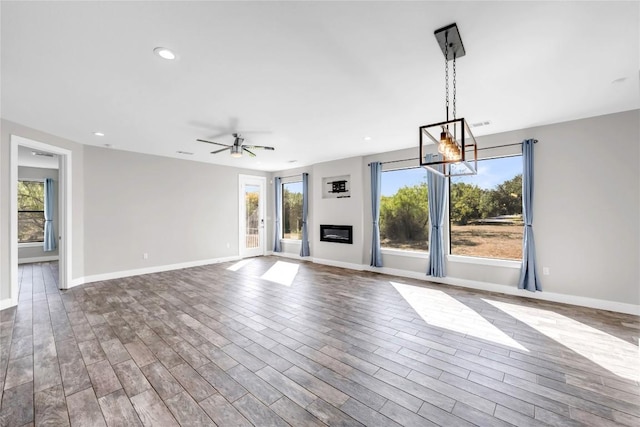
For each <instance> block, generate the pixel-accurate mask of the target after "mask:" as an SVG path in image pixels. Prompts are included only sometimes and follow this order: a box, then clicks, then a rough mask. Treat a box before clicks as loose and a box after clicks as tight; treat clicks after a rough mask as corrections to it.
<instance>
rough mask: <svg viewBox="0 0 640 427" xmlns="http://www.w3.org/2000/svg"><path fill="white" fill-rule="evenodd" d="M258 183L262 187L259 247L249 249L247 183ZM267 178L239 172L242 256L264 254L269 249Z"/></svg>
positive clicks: (259, 202)
mask: <svg viewBox="0 0 640 427" xmlns="http://www.w3.org/2000/svg"><path fill="white" fill-rule="evenodd" d="M247 184H250V185H257V186H259V187H260V196H259V198H258V209H259V210H260V223H259V224H258V239H259V240H258V241H259V242H260V245H259V247H258V248H250V249H247V248H246V247H245V246H246V244H247V243H246V223H245V221H246V220H245V217H246V213H245V210H246V205H245V193H244V188H245V185H247ZM266 198H267V178H266V177H264V176H259V175H245V174H238V254H239V255H240V257H241V258H247V257H253V256H263V255H264V254H265V252H266V250H267V241H266V236H267V233H266V218H267V200H266Z"/></svg>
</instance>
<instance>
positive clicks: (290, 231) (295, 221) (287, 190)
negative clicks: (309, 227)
mask: <svg viewBox="0 0 640 427" xmlns="http://www.w3.org/2000/svg"><path fill="white" fill-rule="evenodd" d="M282 238H283V239H291V240H301V239H302V181H296V182H286V183H283V184H282Z"/></svg>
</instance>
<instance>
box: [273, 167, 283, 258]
mask: <svg viewBox="0 0 640 427" xmlns="http://www.w3.org/2000/svg"><path fill="white" fill-rule="evenodd" d="M273 183H274V186H275V190H276V191H275V194H276V204H275V211H276V215H275V220H276V223H275V227H273V228H274V236H273V252H282V245H281V244H280V238H281V237H282V178H280V177H279V176H277V177H275V178H274V179H273Z"/></svg>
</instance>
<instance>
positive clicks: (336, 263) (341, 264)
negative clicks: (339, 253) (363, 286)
mask: <svg viewBox="0 0 640 427" xmlns="http://www.w3.org/2000/svg"><path fill="white" fill-rule="evenodd" d="M311 260H312V261H313V262H314V263H316V264H323V265H330V266H332V267H340V268H347V269H349V270H356V271H363V270H366V269H367V268H368V266H365V265H363V264H353V263H350V262H342V261H334V260H332V259H321V258H312V259H311Z"/></svg>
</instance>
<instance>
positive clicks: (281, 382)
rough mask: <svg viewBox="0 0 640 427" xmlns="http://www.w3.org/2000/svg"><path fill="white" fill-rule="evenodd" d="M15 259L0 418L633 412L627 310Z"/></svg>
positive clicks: (533, 420)
mask: <svg viewBox="0 0 640 427" xmlns="http://www.w3.org/2000/svg"><path fill="white" fill-rule="evenodd" d="M291 264H294V265H291ZM283 266H288V268H286V269H285V270H287V272H290V271H291V269H292V268H293V269H295V268H298V272H297V275H296V276H295V278H294V280H293V282H292V283H288V282H287V281H286V280H284V279H286V277H285V276H286V275H279V274H278V268H280V267H283ZM19 272H20V277H21V282H20V297H19V304H18V306H17V307H14V308H11V309H7V310H4V311H2V312H0V402H1V406H0V425H1V426H22V425H54V426H64V425H72V426H104V425H107V426H119V425H120V426H122V425H126V426H136V425H141V426H160V425H162V426H171V425H183V426H208V425H209V426H215V425H218V426H250V425H256V426H287V425H291V426H323V425H330V426H333V425H336V426H337V425H348V426H359V425H368V426H399V425H402V426H433V425H440V426H473V425H477V426H505V425H516V426H543V425H552V426H579V425H590V426H613V425H626V426H638V425H640V386H639V382H638V380H639V378H638V375H639V374H638V370H639V359H638V334H639V332H640V322H639V320H638V318H637V317H635V316H628V315H622V314H617V313H612V312H606V311H598V310H593V309H586V308H579V307H573V306H566V305H560V304H552V303H545V302H540V301H533V300H526V299H520V298H516V297H509V296H504V295H499V294H492V293H486V292H475V291H470V290H465V289H461V288H455V287H450V286H440V285H434V284H429V283H427V282H424V281H417V280H410V279H403V278H398V277H393V276H385V275H379V274H374V273H366V272H353V271H348V270H342V269H339V268H333V267H327V266H321V265H316V264H311V263H305V262H302V263H298V262H297V261H290V260H286V261H284V260H283V259H281V258H276V257H262V258H254V259H250V260H245V261H244V262H242V263H238V264H236V263H224V264H217V265H212V266H206V267H198V268H190V269H184V270H178V271H171V272H165V273H158V274H150V275H145V276H137V277H130V278H124V279H119V280H110V281H106V282H99V283H93V284H89V285H84V286H79V287H76V288H73V289H72V290H69V291H59V290H58V289H57V284H56V280H57V266H56V264H55V263H52V264H48V263H43V264H27V265H21V266H20V269H19ZM267 272H269V274H267V275H265V273H267ZM263 275H265V277H270V278H273V277H275V278H278V277H282V278H283V279H282V280H281V281H282V282H283V283H277V282H273V281H269V280H265V279H263V278H261V276H263Z"/></svg>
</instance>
